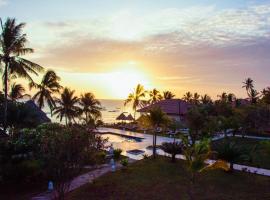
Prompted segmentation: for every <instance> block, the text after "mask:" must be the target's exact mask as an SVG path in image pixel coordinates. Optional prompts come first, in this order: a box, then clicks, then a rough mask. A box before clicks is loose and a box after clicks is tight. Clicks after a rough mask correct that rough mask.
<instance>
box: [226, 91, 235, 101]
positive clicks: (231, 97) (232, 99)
mask: <svg viewBox="0 0 270 200" xmlns="http://www.w3.org/2000/svg"><path fill="white" fill-rule="evenodd" d="M227 99H228V102H229V103H232V102H234V101H235V100H236V97H235V95H234V94H233V93H229V94H228V96H227Z"/></svg>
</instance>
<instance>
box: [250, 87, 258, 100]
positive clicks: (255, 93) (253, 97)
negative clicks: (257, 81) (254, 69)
mask: <svg viewBox="0 0 270 200" xmlns="http://www.w3.org/2000/svg"><path fill="white" fill-rule="evenodd" d="M258 95H259V92H258V91H257V90H255V89H251V90H250V100H251V103H253V104H255V103H257V102H258V99H259V96H258Z"/></svg>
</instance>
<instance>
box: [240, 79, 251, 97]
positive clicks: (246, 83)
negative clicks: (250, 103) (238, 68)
mask: <svg viewBox="0 0 270 200" xmlns="http://www.w3.org/2000/svg"><path fill="white" fill-rule="evenodd" d="M242 83H243V84H244V85H243V86H242V88H245V89H246V91H247V95H248V96H249V97H250V94H251V90H252V89H253V88H254V81H253V80H252V79H251V78H247V79H246V80H245V81H244V82H242Z"/></svg>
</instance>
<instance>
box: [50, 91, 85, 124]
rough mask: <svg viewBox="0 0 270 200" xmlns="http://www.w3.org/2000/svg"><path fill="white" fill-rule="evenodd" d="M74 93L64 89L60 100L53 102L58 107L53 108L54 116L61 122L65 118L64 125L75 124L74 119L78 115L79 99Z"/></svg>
mask: <svg viewBox="0 0 270 200" xmlns="http://www.w3.org/2000/svg"><path fill="white" fill-rule="evenodd" d="M74 93H75V90H70V89H69V88H64V90H63V92H62V93H61V95H60V98H59V99H56V101H55V102H56V104H57V105H58V106H56V107H55V109H54V114H56V117H57V118H60V121H61V122H62V119H63V117H65V120H66V125H67V124H68V123H71V122H72V121H73V122H76V121H75V118H76V117H78V116H79V115H80V107H79V106H78V103H79V98H78V97H77V96H75V95H74Z"/></svg>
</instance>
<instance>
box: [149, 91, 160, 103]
mask: <svg viewBox="0 0 270 200" xmlns="http://www.w3.org/2000/svg"><path fill="white" fill-rule="evenodd" d="M149 96H150V99H149V103H150V104H154V103H156V102H158V101H160V100H161V99H162V95H161V94H160V92H159V91H158V90H157V89H155V88H154V89H153V90H151V91H149Z"/></svg>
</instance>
